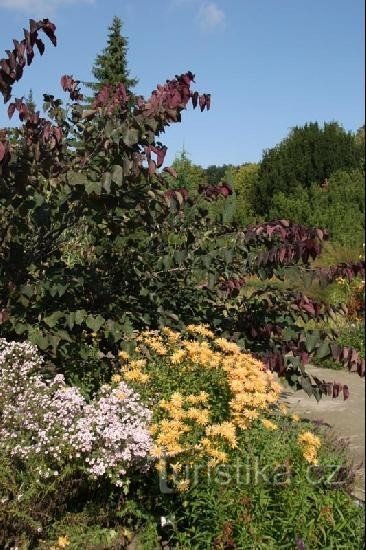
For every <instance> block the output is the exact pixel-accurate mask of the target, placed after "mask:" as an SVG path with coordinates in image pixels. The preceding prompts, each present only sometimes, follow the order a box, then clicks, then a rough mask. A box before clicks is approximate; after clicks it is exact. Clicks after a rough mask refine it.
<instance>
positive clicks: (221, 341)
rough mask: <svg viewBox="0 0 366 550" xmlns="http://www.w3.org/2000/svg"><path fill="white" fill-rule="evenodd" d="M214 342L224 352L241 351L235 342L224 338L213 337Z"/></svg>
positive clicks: (236, 352)
mask: <svg viewBox="0 0 366 550" xmlns="http://www.w3.org/2000/svg"><path fill="white" fill-rule="evenodd" d="M215 344H216V346H217V347H218V348H220V349H221V351H223V352H224V353H235V354H238V353H241V349H240V348H239V346H238V344H235V343H234V342H229V340H226V338H215Z"/></svg>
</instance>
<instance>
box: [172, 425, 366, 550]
mask: <svg viewBox="0 0 366 550" xmlns="http://www.w3.org/2000/svg"><path fill="white" fill-rule="evenodd" d="M277 422H278V427H279V429H278V430H275V431H268V430H266V429H264V428H263V426H262V427H260V426H257V427H253V429H252V430H250V431H248V432H245V433H243V435H242V437H241V439H240V442H239V445H238V448H237V449H236V450H235V451H232V453H231V457H230V464H231V468H230V467H228V468H226V469H225V467H224V468H221V469H220V470H217V471H216V472H215V471H211V476H209V475H208V469H207V464H202V465H201V467H202V470H201V474H202V475H200V477H199V478H198V482H197V483H196V484H195V485H193V486H192V487H191V489H189V490H188V491H187V493H184V497H182V498H181V500H180V502H179V503H178V506H177V507H171V508H170V509H169V510H168V511H167V515H168V516H169V517H171V518H174V525H175V530H174V533H173V535H172V539H173V540H174V541H175V544H176V546H174V547H175V548H180V549H184V550H186V549H188V548H196V549H201V548H202V549H203V548H207V549H209V548H256V549H263V550H264V549H267V548H272V549H277V548H288V549H292V548H295V547H296V541H298V543H300V541H303V543H304V545H305V546H304V547H305V548H312V549H321V548H344V549H355V550H356V549H357V550H358V549H359V548H361V546H362V540H363V509H362V508H361V509H360V508H358V507H357V506H356V504H355V503H353V501H352V499H351V498H350V497H349V495H348V494H347V491H346V489H347V485H348V483H349V481H350V471H349V469H348V467H347V466H346V462H345V460H344V455H343V453H342V452H341V451H339V449H338V450H336V449H335V447H334V446H333V444H331V442H330V441H327V438H326V437H325V436H324V435H323V437H325V442H324V446H323V447H322V449H321V452H320V466H316V467H312V469H311V472H312V473H309V472H310V470H309V467H308V466H305V465H304V462H303V460H302V457H301V456H299V451H298V448H297V443H296V442H297V437H298V434H299V433H300V432H301V431H303V430H308V429H309V424H308V423H304V424H303V423H299V424H293V423H292V422H291V421H289V420H286V419H283V418H282V419H278V420H277ZM310 429H311V430H312V431H313V430H314V428H313V426H311V428H310ZM257 468H258V470H257ZM337 468H339V470H338V472H337ZM238 471H239V472H240V473H239V476H237V472H238ZM255 472H259V476H258V482H256V481H255V479H256V478H255V476H256V473H255ZM261 472H262V473H263V478H261V475H260V473H261ZM332 472H333V473H335V475H334V479H333V480H332V482H331V481H329V483H328V482H327V481H326V480H325V477H330V475H331V473H332ZM324 474H325V475H324ZM229 475H231V478H230V479H229ZM299 547H300V546H299Z"/></svg>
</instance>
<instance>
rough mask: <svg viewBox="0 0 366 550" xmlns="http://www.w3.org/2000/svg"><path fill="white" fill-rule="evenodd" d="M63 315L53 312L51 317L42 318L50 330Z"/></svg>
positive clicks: (61, 312) (60, 312)
mask: <svg viewBox="0 0 366 550" xmlns="http://www.w3.org/2000/svg"><path fill="white" fill-rule="evenodd" d="M64 315H65V314H64V312H63V311H54V312H53V313H51V315H48V316H47V317H44V318H43V322H44V323H46V325H48V326H49V327H50V328H52V327H54V326H55V325H56V324H57V322H58V321H59V320H60V319H61V317H63V316H64Z"/></svg>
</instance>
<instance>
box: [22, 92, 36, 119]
mask: <svg viewBox="0 0 366 550" xmlns="http://www.w3.org/2000/svg"><path fill="white" fill-rule="evenodd" d="M25 102H26V104H27V107H28V111H29V112H30V113H31V114H34V113H35V112H36V108H37V107H36V104H35V102H34V99H33V90H29V93H28V97H27V99H26V100H25Z"/></svg>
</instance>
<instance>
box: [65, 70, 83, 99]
mask: <svg viewBox="0 0 366 550" xmlns="http://www.w3.org/2000/svg"><path fill="white" fill-rule="evenodd" d="M79 84H80V80H74V79H73V77H72V76H70V75H67V74H64V75H63V76H62V77H61V86H62V89H63V91H64V92H69V94H70V99H71V101H82V100H83V94H82V93H80V88H79Z"/></svg>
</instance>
